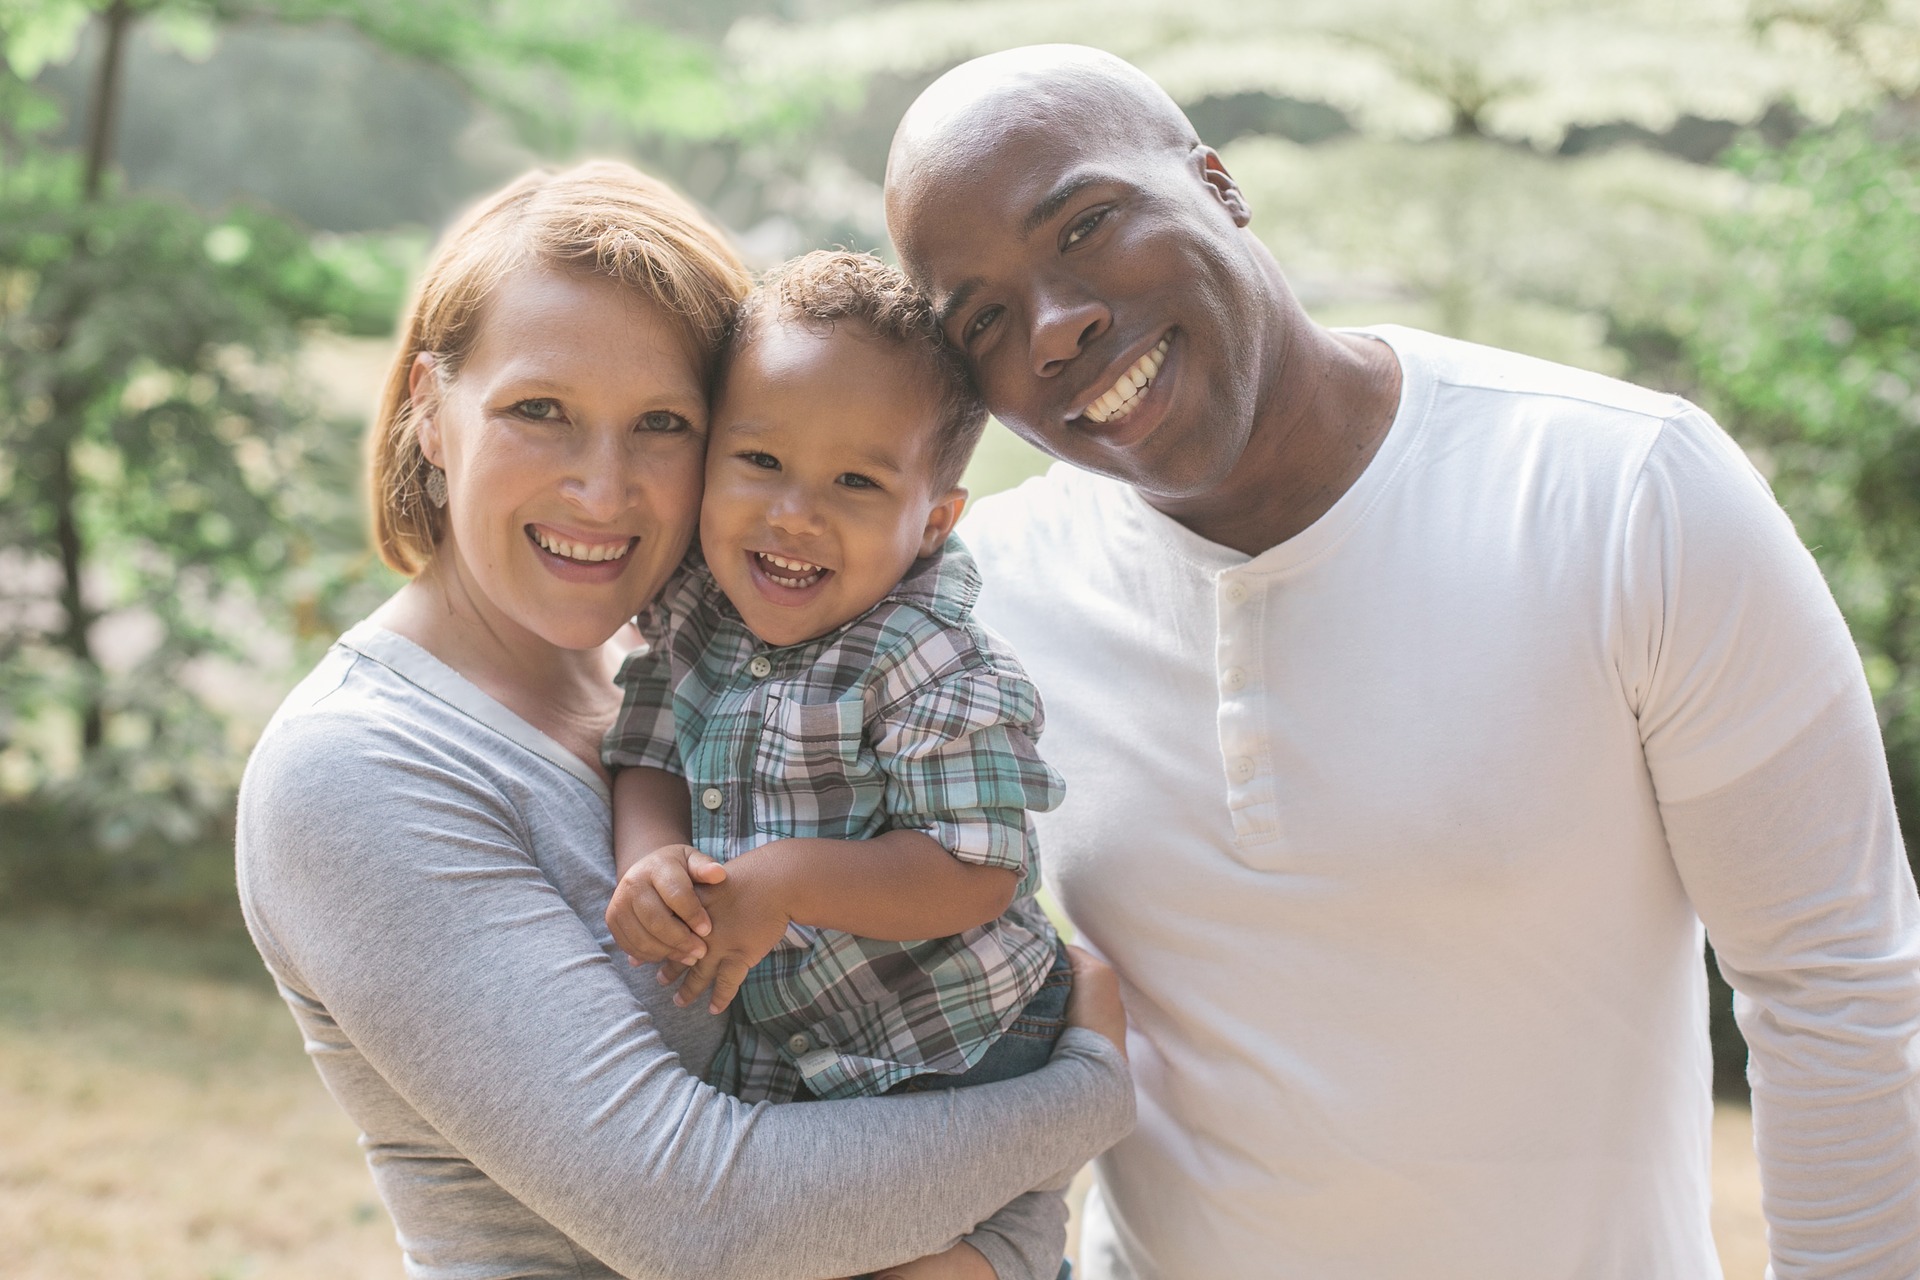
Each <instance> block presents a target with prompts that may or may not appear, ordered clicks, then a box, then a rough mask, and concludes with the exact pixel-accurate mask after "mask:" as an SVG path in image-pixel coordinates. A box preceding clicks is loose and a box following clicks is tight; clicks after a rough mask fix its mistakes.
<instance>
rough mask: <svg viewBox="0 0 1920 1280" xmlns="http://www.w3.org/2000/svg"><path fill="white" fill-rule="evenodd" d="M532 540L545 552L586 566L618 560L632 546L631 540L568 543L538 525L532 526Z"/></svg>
mask: <svg viewBox="0 0 1920 1280" xmlns="http://www.w3.org/2000/svg"><path fill="white" fill-rule="evenodd" d="M533 540H534V541H535V542H537V543H539V544H540V545H541V547H542V548H544V549H545V550H547V551H551V552H552V553H553V554H554V555H556V556H561V557H563V558H565V559H568V560H579V561H582V562H584V563H586V564H596V563H598V562H599V561H602V560H618V559H619V558H620V557H621V556H624V555H625V554H627V551H628V549H629V548H631V547H632V546H633V539H631V538H629V539H627V540H626V541H625V542H592V543H589V542H568V541H567V540H566V539H565V538H557V537H555V536H554V535H553V534H551V533H548V532H547V531H546V530H545V529H542V528H540V527H539V526H538V525H535V526H533Z"/></svg>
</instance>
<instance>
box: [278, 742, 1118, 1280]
mask: <svg viewBox="0 0 1920 1280" xmlns="http://www.w3.org/2000/svg"><path fill="white" fill-rule="evenodd" d="M240 839H241V844H242V854H243V858H244V859H245V860H246V862H247V864H248V875H247V878H248V886H249V888H248V892H249V899H250V902H249V905H250V909H251V913H252V915H253V916H254V918H255V919H256V921H257V922H258V924H259V927H260V930H261V934H262V938H263V945H266V946H270V948H271V950H272V952H273V953H275V954H277V955H278V957H279V958H280V961H281V963H282V964H283V965H284V966H285V967H286V968H287V969H288V970H289V974H287V975H283V976H290V977H296V978H297V983H298V985H300V986H302V987H304V989H305V990H306V991H307V992H309V993H310V994H311V995H312V996H313V997H314V998H315V999H317V1000H318V1001H319V1002H321V1003H322V1004H323V1005H324V1006H325V1009H326V1012H327V1014H328V1015H329V1016H330V1017H331V1018H332V1019H333V1020H334V1021H336V1022H337V1023H338V1024H339V1026H340V1028H341V1029H342V1030H343V1031H344V1032H345V1034H346V1035H347V1036H348V1037H349V1038H350V1039H351V1041H352V1042H353V1045H354V1047H355V1048H356V1049H357V1050H359V1052H360V1053H361V1054H363V1055H364V1056H365V1058H366V1060H367V1061H368V1062H369V1063H370V1064H371V1065H372V1066H373V1068H374V1069H375V1070H377V1071H378V1072H379V1073H380V1075H381V1076H382V1077H383V1078H384V1079H385V1081H386V1082H387V1083H388V1084H389V1085H391V1087H392V1088H393V1089H394V1090H395V1091H397V1092H398V1093H399V1094H400V1095H401V1096H402V1097H404V1098H405V1099H406V1100H407V1101H408V1103H410V1104H411V1105H412V1106H413V1107H414V1108H415V1109H416V1110H417V1111H418V1112H419V1113H420V1115H421V1116H422V1117H423V1118H424V1119H425V1120H426V1121H427V1122H428V1123H429V1124H431V1125H432V1126H433V1127H434V1128H435V1129H436V1130H438V1132H439V1133H440V1134H442V1135H443V1136H444V1137H445V1138H446V1139H447V1140H448V1141H449V1142H450V1143H452V1145H453V1146H455V1147H456V1148H458V1149H459V1151H460V1152H462V1153H463V1154H464V1155H465V1156H467V1158H468V1159H470V1160H471V1161H472V1162H473V1164H474V1165H475V1166H476V1167H477V1168H479V1169H480V1170H481V1171H483V1172H484V1173H485V1174H487V1175H488V1176H489V1177H491V1178H492V1179H493V1180H495V1181H496V1182H497V1183H498V1184H499V1185H500V1186H501V1187H503V1188H504V1189H506V1190H507V1191H508V1192H509V1193H510V1194H512V1195H513V1196H514V1197H515V1198H517V1199H518V1200H519V1201H521V1202H522V1203H524V1204H525V1205H527V1206H528V1207H529V1208H530V1209H532V1210H533V1211H534V1212H535V1213H537V1214H539V1215H540V1216H541V1217H542V1218H544V1219H546V1220H547V1221H548V1222H551V1223H552V1224H553V1225H554V1226H555V1227H557V1228H558V1229H559V1230H561V1231H562V1232H564V1233H565V1234H566V1235H568V1236H569V1237H571V1238H572V1239H573V1240H575V1241H576V1242H578V1244H579V1245H580V1246H581V1247H582V1248H584V1249H586V1250H588V1251H590V1252H592V1253H593V1254H594V1255H595V1256H597V1257H599V1258H601V1259H602V1260H604V1261H605V1262H606V1263H607V1264H608V1265H609V1266H611V1267H613V1268H614V1269H615V1270H617V1271H620V1272H621V1273H623V1274H628V1275H635V1276H648V1277H678V1276H688V1277H711V1276H714V1275H726V1276H729V1277H732V1278H734V1280H758V1278H761V1277H765V1278H766V1280H776V1278H779V1277H792V1276H797V1275H815V1276H820V1275H846V1274H852V1273H857V1272H861V1271H866V1270H871V1269H873V1268H875V1267H878V1266H884V1265H889V1264H891V1263H894V1262H897V1261H900V1260H903V1259H906V1258H911V1257H915V1256H919V1255H922V1254H927V1253H931V1252H934V1251H936V1250H938V1249H941V1248H944V1247H945V1246H946V1245H948V1244H949V1243H951V1242H952V1241H953V1240H954V1239H956V1238H957V1237H959V1236H961V1235H963V1234H964V1233H966V1232H967V1231H969V1230H971V1229H972V1228H973V1227H974V1225H975V1224H976V1223H977V1222H979V1221H980V1220H981V1219H983V1218H985V1217H986V1216H987V1215H988V1214H989V1213H991V1212H992V1211H993V1210H995V1209H996V1208H998V1207H999V1206H1001V1205H1003V1204H1006V1203H1008V1202H1009V1201H1012V1200H1014V1199H1015V1198H1016V1197H1018V1196H1019V1195H1021V1194H1022V1193H1024V1192H1025V1191H1027V1190H1028V1189H1029V1188H1031V1187H1034V1186H1037V1185H1040V1184H1042V1183H1044V1182H1046V1181H1047V1180H1048V1179H1049V1178H1051V1177H1053V1176H1054V1175H1055V1174H1057V1173H1058V1172H1059V1171H1060V1170H1062V1169H1065V1168H1068V1167H1070V1166H1072V1165H1074V1164H1077V1163H1079V1162H1082V1161H1084V1160H1086V1159H1088V1158H1090V1157H1091V1156H1092V1155H1094V1154H1095V1153H1096V1152H1098V1151H1099V1150H1101V1149H1102V1148H1104V1147H1105V1146H1107V1145H1108V1144H1110V1143H1111V1142H1113V1141H1114V1140H1115V1139H1117V1138H1118V1137H1119V1136H1121V1134H1123V1133H1124V1132H1125V1130H1126V1129H1127V1127H1128V1126H1129V1125H1130V1124H1131V1122H1132V1106H1133V1101H1132V1099H1133V1095H1132V1087H1131V1083H1130V1081H1129V1080H1128V1078H1127V1074H1126V1070H1125V1066H1124V1062H1123V1060H1122V1058H1121V1056H1120V1054H1119V1052H1118V1050H1117V1049H1115V1048H1114V1046H1113V1045H1112V1044H1110V1043H1108V1042H1107V1041H1106V1040H1105V1039H1103V1038H1102V1037H1101V1036H1099V1035H1098V1034H1095V1033H1092V1032H1088V1031H1084V1030H1069V1032H1068V1033H1067V1035H1066V1036H1065V1037H1063V1039H1062V1041H1061V1047H1060V1049H1059V1051H1058V1052H1057V1053H1056V1054H1055V1057H1054V1061H1053V1063H1052V1064H1051V1065H1049V1066H1048V1067H1046V1068H1045V1069H1043V1070H1042V1071H1039V1072H1036V1073H1034V1074H1032V1075H1029V1076H1026V1077H1023V1078H1021V1079H1018V1080H1013V1081H1008V1082H1006V1083H1003V1084H996V1085H990V1086H985V1087H982V1088H979V1089H970V1090H958V1091H947V1092H941V1093H929V1094H924V1095H920V1096H916V1097H905V1098H887V1099H867V1100H857V1101H849V1102H820V1103H813V1104H809V1105H807V1106H803V1107H793V1106H789V1107H769V1106H765V1105H761V1106H757V1107H750V1106H747V1105H746V1104H743V1103H741V1102H739V1101H738V1100H736V1099H733V1098H730V1097H727V1096H725V1095H723V1094H720V1093H717V1092H715V1091H714V1090H712V1089H710V1088H707V1087H706V1086H704V1085H702V1084H700V1083H699V1082H698V1081H697V1080H695V1079H693V1078H692V1077H691V1076H689V1075H688V1074H687V1073H686V1072H685V1071H684V1070H683V1069H682V1067H681V1065H680V1062H679V1060H678V1058H677V1057H676V1056H675V1055H674V1054H672V1053H671V1052H670V1051H669V1050H668V1049H667V1048H666V1046H665V1045H664V1044H663V1043H662V1042H661V1041H660V1038H659V1036H658V1033H657V1032H656V1031H655V1029H654V1027H653V1025H652V1021H651V1019H650V1018H649V1017H648V1016H647V1014H646V1013H645V1011H644V1010H643V1009H642V1007H641V1006H640V1005H639V1003H638V1002H637V1001H636V1000H635V998H634V996H633V994H632V992H631V990H630V989H629V988H628V987H627V986H626V984H625V982H624V981H623V979H622V977H621V976H620V974H619V972H618V971H617V970H616V969H615V967H614V965H613V962H612V960H611V959H610V958H609V956H608V955H607V953H606V952H605V951H603V950H602V949H601V946H600V944H599V942H598V941H597V939H596V937H595V935H594V934H593V933H592V932H590V931H589V930H588V928H587V926H586V925H585V924H584V923H583V922H582V920H581V918H580V916H579V915H577V914H575V912H574V910H573V909H572V908H570V907H569V905H568V903H567V902H566V901H565V900H564V899H563V898H562V896H561V895H560V893H559V892H558V891H557V890H556V889H555V887H554V885H553V884H552V883H551V882H550V881H549V879H548V878H547V877H546V876H545V875H544V874H543V873H542V872H541V870H540V868H539V867H538V866H537V865H536V864H535V863H534V862H533V860H532V858H531V857H530V855H529V852H528V844H527V839H526V837H525V835H524V833H523V831H522V829H521V819H520V817H519V815H518V813H517V812H516V811H515V810H514V809H513V808H512V807H511V806H509V805H508V804H507V803H506V802H505V801H504V800H503V798H502V797H501V796H500V795H499V794H498V793H497V790H496V789H495V788H493V787H492V786H490V785H489V784H487V783H486V782H485V781H484V780H483V779H480V778H478V777H477V776H475V774H474V773H473V772H472V771H471V770H470V769H469V768H467V767H465V765H464V762H463V761H462V760H461V759H460V758H459V757H458V756H456V755H454V754H453V753H451V752H443V751H436V750H435V749H434V745H433V744H432V743H431V742H423V741H422V740H421V739H420V738H419V737H418V736H415V735H411V734H408V733H406V732H404V731H403V730H401V729H394V730H388V729H386V728H385V727H372V728H370V727H368V726H366V725H365V724H364V723H359V724H352V725H350V726H348V727H347V730H346V731H343V729H342V727H341V726H340V725H339V723H338V722H337V721H334V720H330V719H329V718H328V717H325V716H320V715H313V714H309V715H306V716H301V717H296V718H294V719H293V720H290V721H288V722H287V723H284V724H282V725H280V726H279V727H278V728H277V729H276V730H275V731H274V732H272V733H270V734H269V735H268V737H267V739H266V740H264V741H263V742H262V744H261V747H260V749H259V751H258V752H257V753H256V758H255V760H254V762H253V765H252V767H251V769H250V772H249V777H248V784H247V789H246V794H245V795H244V797H243V802H242V813H241V834H240ZM602 856H604V855H602Z"/></svg>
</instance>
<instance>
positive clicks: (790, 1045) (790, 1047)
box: [787, 1031, 813, 1057]
mask: <svg viewBox="0 0 1920 1280" xmlns="http://www.w3.org/2000/svg"><path fill="white" fill-rule="evenodd" d="M811 1048H813V1041H811V1040H809V1039H807V1038H806V1036H804V1035H802V1034H801V1033H800V1032H798V1031H796V1032H794V1033H793V1034H792V1035H790V1036H788V1037H787V1052H788V1053H791V1054H793V1055H794V1056H796V1057H798V1056H799V1055H800V1054H803V1053H805V1052H806V1051H807V1050H809V1049H811Z"/></svg>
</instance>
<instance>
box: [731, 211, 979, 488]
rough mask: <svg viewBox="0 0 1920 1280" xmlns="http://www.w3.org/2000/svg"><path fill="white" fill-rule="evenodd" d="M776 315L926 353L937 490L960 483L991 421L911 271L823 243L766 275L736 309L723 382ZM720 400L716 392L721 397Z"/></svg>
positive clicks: (924, 364) (922, 358)
mask: <svg viewBox="0 0 1920 1280" xmlns="http://www.w3.org/2000/svg"><path fill="white" fill-rule="evenodd" d="M769 314H771V315H772V316H775V317H777V318H779V319H784V320H799V321H804V322H810V323H815V324H823V325H828V326H831V325H833V324H835V323H837V322H839V321H841V320H854V321H857V322H859V323H860V324H861V325H863V326H865V327H866V329H867V330H868V332H870V333H872V334H873V335H874V336H875V337H877V338H879V339H881V340H882V341H883V342H889V343H893V344H895V345H897V346H899V347H901V348H903V349H905V350H906V351H908V352H910V353H912V354H913V355H915V356H917V357H919V359H920V362H921V365H922V367H923V368H924V369H925V370H926V373H927V376H928V377H929V378H930V379H932V382H933V386H934V388H935V398H936V403H937V404H938V406H939V414H940V417H939V422H938V425H937V429H936V430H937V434H936V436H935V439H934V451H933V489H934V492H935V493H936V494H938V493H943V492H945V491H946V490H948V489H951V488H952V487H953V486H954V485H956V484H958V483H960V476H961V475H962V473H964V472H965V471H966V469H967V461H968V459H970V458H972V457H973V450H974V446H976V445H978V444H979V443H980V433H981V431H983V430H984V429H985V428H986V425H987V406H986V404H985V402H984V401H982V400H981V399H980V393H979V391H978V390H977V389H976V388H975V387H974V385H973V378H972V377H971V376H970V375H969V374H968V373H967V367H966V365H965V363H964V362H963V361H962V360H961V358H960V355H959V353H958V352H956V351H955V350H954V349H953V348H951V347H949V346H948V345H947V343H946V339H945V338H944V337H942V336H941V333H940V322H939V319H938V318H937V317H936V316H935V315H934V313H933V306H932V304H931V303H929V302H928V301H927V298H926V296H925V295H924V294H922V293H921V292H920V291H919V290H918V289H916V288H915V287H914V286H913V283H912V282H911V281H910V280H908V279H907V277H906V274H905V273H904V272H902V271H901V270H900V269H899V268H897V267H890V266H888V265H887V264H886V263H884V262H882V261H880V259H878V258H876V257H874V256H873V255H872V254H870V253H849V252H847V251H845V250H827V249H816V250H815V251H814V252H812V253H808V254H803V255H801V256H800V257H798V258H795V259H794V260H793V261H791V262H787V263H783V264H782V265H780V266H778V267H775V268H774V269H773V270H772V271H769V272H768V273H767V274H766V275H764V276H762V277H761V278H760V280H759V282H758V283H757V284H756V285H755V286H754V288H753V291H752V292H751V293H749V294H748V295H747V298H746V301H744V302H743V303H741V304H740V309H739V311H737V312H736V313H735V315H734V320H733V327H732V329H731V330H730V331H729V334H728V339H727V346H726V353H725V356H724V357H723V359H722V362H721V368H720V378H719V385H720V386H721V387H724V386H725V383H726V372H727V368H728V366H729V365H730V364H731V363H732V361H733V358H734V356H735V355H736V354H737V353H738V352H739V351H740V350H741V349H742V348H744V347H745V346H746V345H747V344H748V343H749V342H751V341H752V340H753V334H754V330H755V328H756V327H757V326H758V325H760V324H762V323H764V322H765V320H766V318H767V317H768V315H769ZM716 398H717V396H716Z"/></svg>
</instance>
